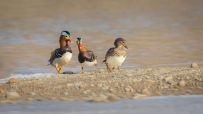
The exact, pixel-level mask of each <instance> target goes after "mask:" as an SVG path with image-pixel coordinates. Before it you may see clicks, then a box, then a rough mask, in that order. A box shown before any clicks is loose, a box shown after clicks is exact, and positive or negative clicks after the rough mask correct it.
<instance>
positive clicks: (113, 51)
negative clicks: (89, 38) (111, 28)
mask: <svg viewBox="0 0 203 114" xmlns="http://www.w3.org/2000/svg"><path fill="white" fill-rule="evenodd" d="M114 45H115V47H112V48H110V49H109V50H108V51H107V53H106V56H105V60H104V61H103V62H104V63H105V64H106V67H107V70H108V72H112V70H113V69H114V68H115V67H117V68H118V70H120V66H121V65H122V63H123V62H124V60H125V58H126V56H127V53H126V51H125V48H126V49H128V47H127V44H126V42H125V40H124V39H123V38H117V39H116V40H115V42H114Z"/></svg>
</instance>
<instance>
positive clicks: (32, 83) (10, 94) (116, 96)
mask: <svg viewBox="0 0 203 114" xmlns="http://www.w3.org/2000/svg"><path fill="white" fill-rule="evenodd" d="M193 94H203V67H198V66H197V65H196V64H193V66H191V67H160V68H145V69H133V70H120V71H117V70H114V72H111V73H108V72H106V71H105V70H103V69H100V72H98V73H96V74H95V73H91V72H90V73H89V72H86V73H85V74H64V75H58V76H57V75H56V76H55V77H51V78H38V79H26V80H17V79H15V78H11V79H10V80H9V81H8V82H7V83H4V84H3V83H2V84H0V103H12V104H15V103H22V102H33V101H48V100H54V101H75V100H82V101H89V102H112V101H118V100H124V99H141V98H146V97H150V96H171V95H193Z"/></svg>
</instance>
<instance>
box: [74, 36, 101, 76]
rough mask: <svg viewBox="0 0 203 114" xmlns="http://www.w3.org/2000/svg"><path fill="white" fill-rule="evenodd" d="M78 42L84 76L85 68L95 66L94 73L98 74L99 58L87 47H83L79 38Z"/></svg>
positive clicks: (79, 57)
mask: <svg viewBox="0 0 203 114" xmlns="http://www.w3.org/2000/svg"><path fill="white" fill-rule="evenodd" d="M77 39H78V41H77V42H76V43H77V45H78V50H79V54H78V61H79V62H80V63H81V66H82V74H84V67H91V66H95V70H94V72H95V73H96V72H97V56H96V55H94V53H93V52H92V51H90V50H88V49H87V48H86V47H84V46H83V45H82V38H77Z"/></svg>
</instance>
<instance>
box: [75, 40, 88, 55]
mask: <svg viewBox="0 0 203 114" xmlns="http://www.w3.org/2000/svg"><path fill="white" fill-rule="evenodd" d="M76 44H77V45H78V49H79V51H80V52H85V51H86V48H85V47H84V46H83V45H82V38H79V37H78V38H77V41H76Z"/></svg>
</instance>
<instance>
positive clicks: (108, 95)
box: [107, 93, 119, 102]
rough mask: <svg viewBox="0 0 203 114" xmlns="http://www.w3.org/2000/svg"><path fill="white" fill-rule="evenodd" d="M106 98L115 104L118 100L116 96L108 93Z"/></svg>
mask: <svg viewBox="0 0 203 114" xmlns="http://www.w3.org/2000/svg"><path fill="white" fill-rule="evenodd" d="M107 97H108V100H109V101H111V102H115V101H118V100H119V97H117V96H116V95H114V94H111V93H108V94H107Z"/></svg>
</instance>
